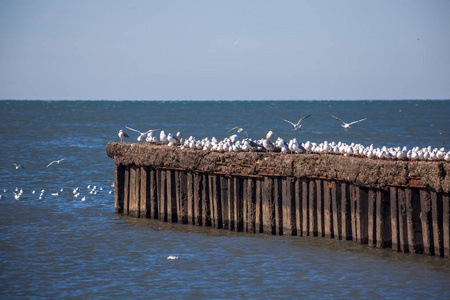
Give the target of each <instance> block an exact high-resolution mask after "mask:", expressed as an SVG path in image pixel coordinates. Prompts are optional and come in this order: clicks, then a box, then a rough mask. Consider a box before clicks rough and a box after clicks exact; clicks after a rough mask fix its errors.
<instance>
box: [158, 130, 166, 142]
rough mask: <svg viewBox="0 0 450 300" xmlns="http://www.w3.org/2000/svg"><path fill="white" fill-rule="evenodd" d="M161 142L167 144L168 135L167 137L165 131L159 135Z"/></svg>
mask: <svg viewBox="0 0 450 300" xmlns="http://www.w3.org/2000/svg"><path fill="white" fill-rule="evenodd" d="M159 140H160V141H161V142H162V143H167V135H166V133H165V132H164V130H161V132H160V133H159Z"/></svg>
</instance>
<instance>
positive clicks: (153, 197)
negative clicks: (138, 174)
mask: <svg viewBox="0 0 450 300" xmlns="http://www.w3.org/2000/svg"><path fill="white" fill-rule="evenodd" d="M156 173H157V171H156V169H154V168H150V175H149V177H150V191H149V193H150V215H151V216H152V218H153V219H158V216H159V210H158V208H159V206H158V183H157V180H156Z"/></svg>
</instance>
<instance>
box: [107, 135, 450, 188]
mask: <svg viewBox="0 0 450 300" xmlns="http://www.w3.org/2000/svg"><path fill="white" fill-rule="evenodd" d="M106 152H107V155H108V156H109V157H111V158H114V160H115V163H116V164H123V165H131V164H133V165H136V166H152V167H156V168H170V169H182V170H186V171H195V172H208V173H218V174H225V175H230V176H231V175H234V176H292V177H311V178H323V179H332V180H342V181H347V182H352V183H355V184H356V185H359V186H364V187H367V188H377V189H387V188H388V187H389V186H411V187H421V188H430V189H432V190H435V191H436V192H446V193H448V192H450V163H448V162H445V161H398V160H375V159H369V158H361V157H344V156H340V155H332V154H327V155H320V154H283V153H270V152H225V153H219V152H211V151H203V150H192V149H185V150H181V149H180V148H177V147H169V146H165V145H152V144H148V143H146V144H138V143H116V142H110V143H108V144H107V147H106Z"/></svg>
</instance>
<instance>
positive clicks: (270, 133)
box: [266, 130, 275, 141]
mask: <svg viewBox="0 0 450 300" xmlns="http://www.w3.org/2000/svg"><path fill="white" fill-rule="evenodd" d="M274 137H275V135H274V134H273V132H272V130H271V131H269V132H268V133H267V134H266V139H267V140H269V141H272V140H273V138H274Z"/></svg>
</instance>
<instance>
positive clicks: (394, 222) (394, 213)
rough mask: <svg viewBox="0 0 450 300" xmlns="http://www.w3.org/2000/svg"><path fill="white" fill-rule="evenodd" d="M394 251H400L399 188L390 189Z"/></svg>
mask: <svg viewBox="0 0 450 300" xmlns="http://www.w3.org/2000/svg"><path fill="white" fill-rule="evenodd" d="M390 200H391V236H392V249H393V250H395V251H400V236H399V222H398V196H397V188H396V187H391V188H390Z"/></svg>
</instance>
